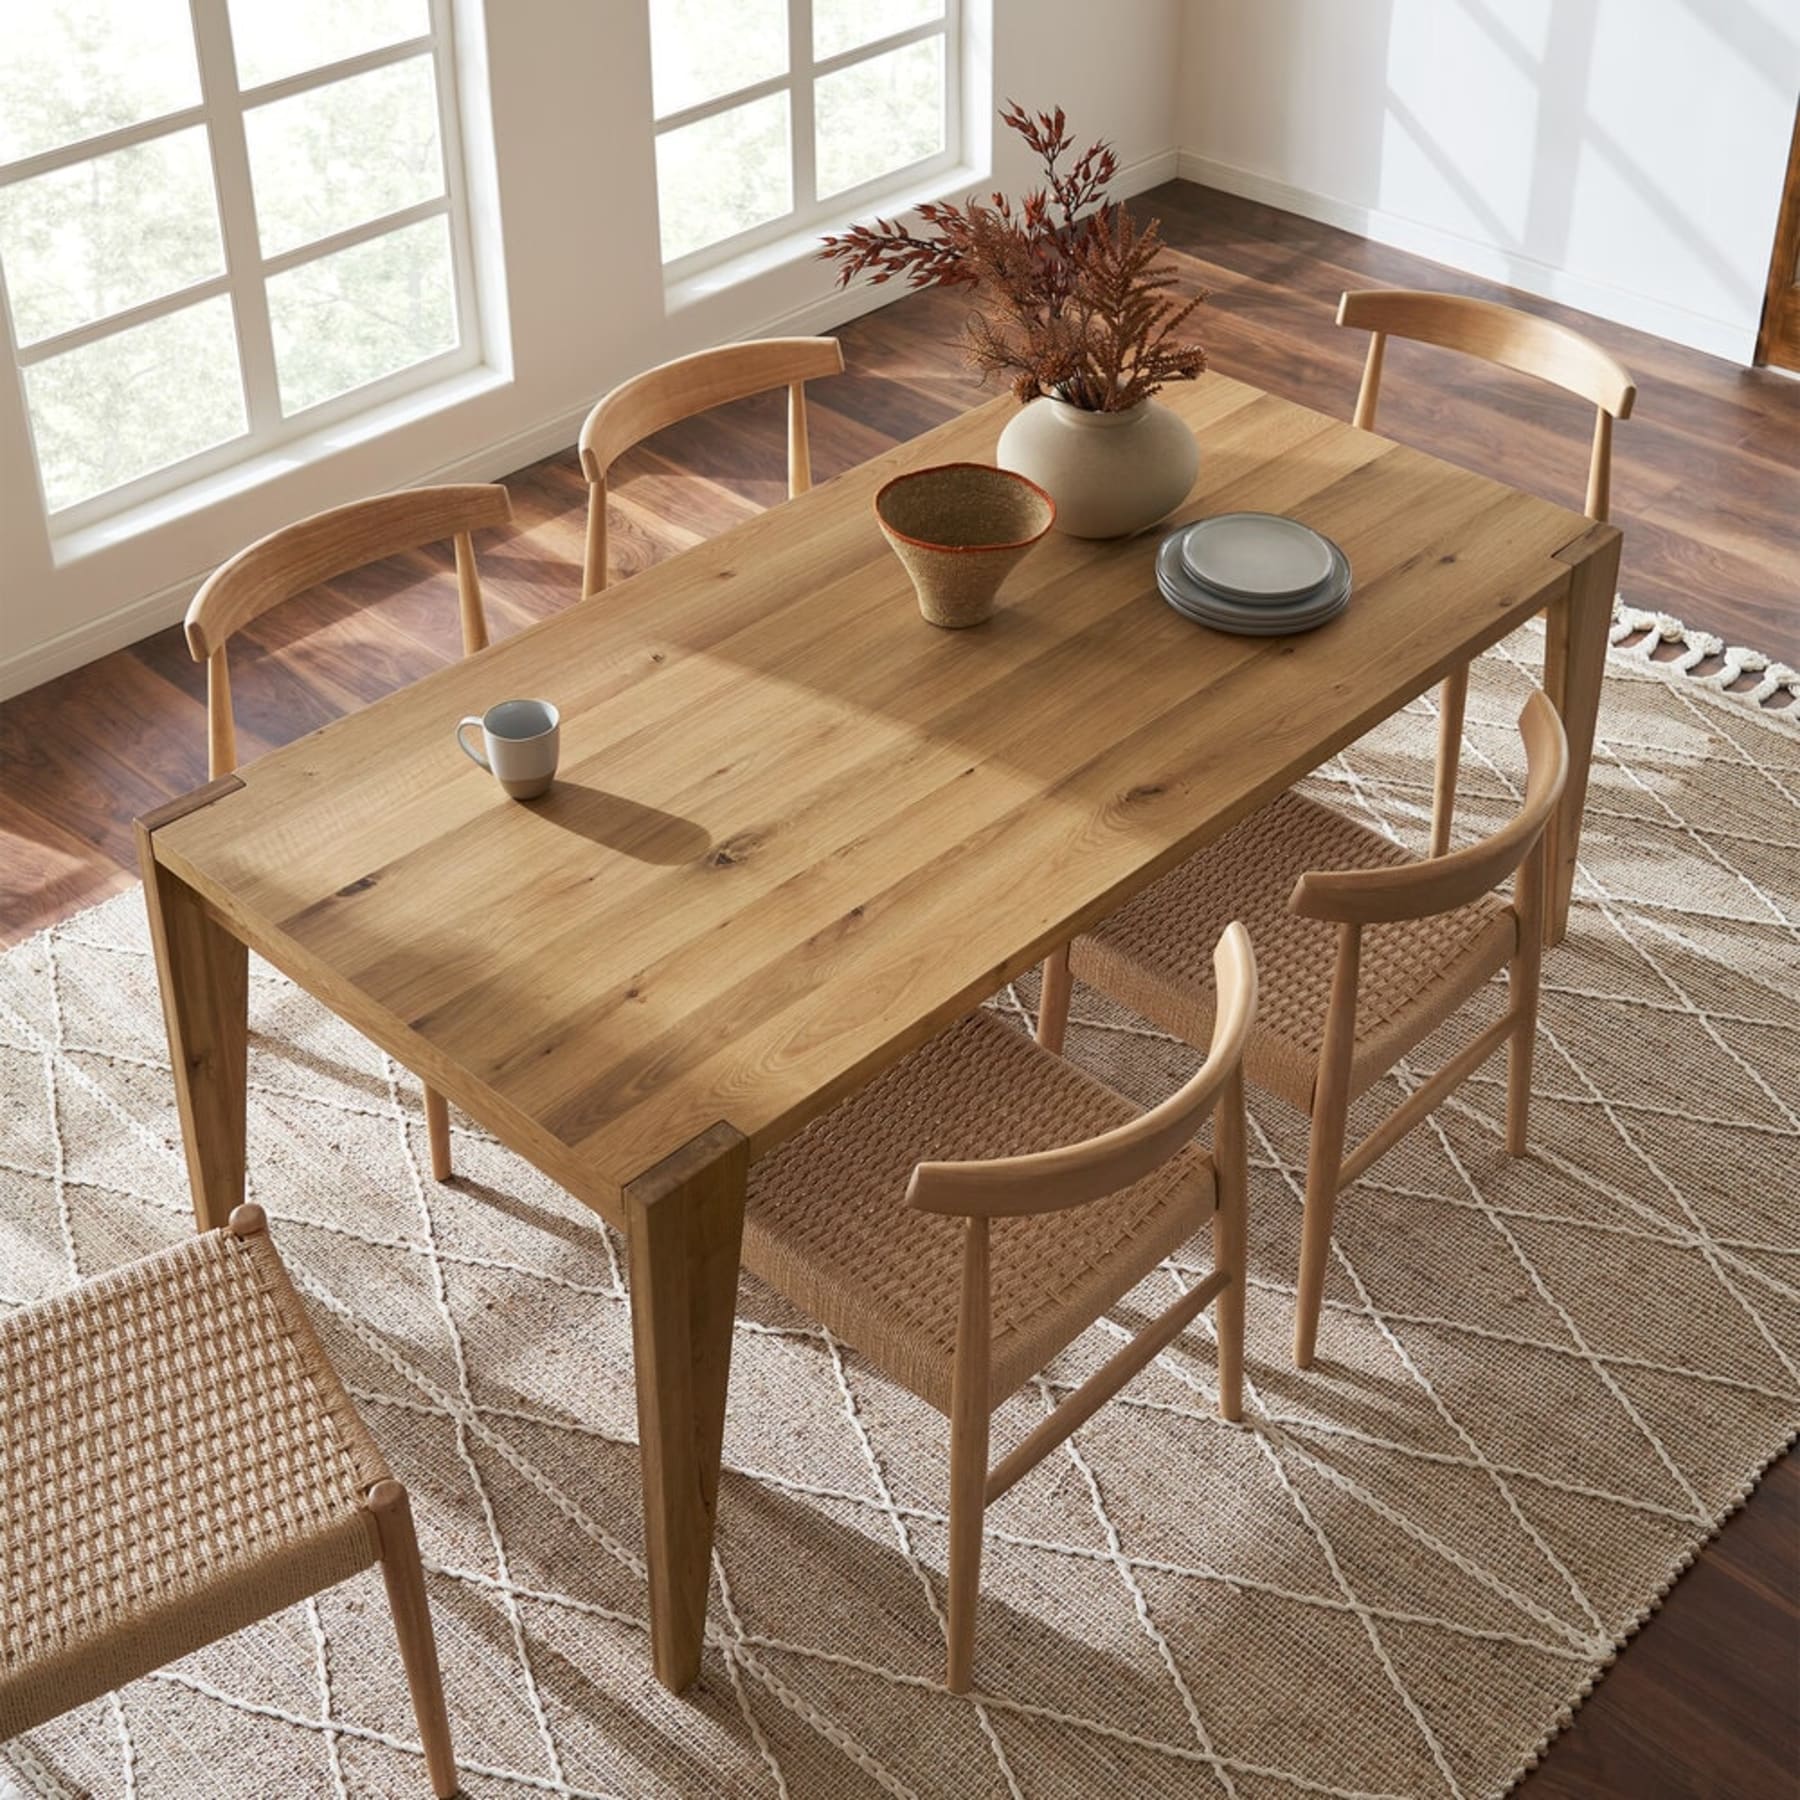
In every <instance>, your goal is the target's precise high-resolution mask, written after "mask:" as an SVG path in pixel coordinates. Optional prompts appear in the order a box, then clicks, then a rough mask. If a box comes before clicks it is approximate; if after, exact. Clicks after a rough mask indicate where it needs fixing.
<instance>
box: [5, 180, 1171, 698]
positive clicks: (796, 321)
mask: <svg viewBox="0 0 1800 1800" xmlns="http://www.w3.org/2000/svg"><path fill="white" fill-rule="evenodd" d="M1175 173H1176V152H1175V151H1174V150H1165V151H1161V152H1159V153H1158V154H1156V155H1154V156H1146V157H1142V158H1140V159H1139V160H1138V161H1136V162H1134V163H1130V164H1128V165H1127V166H1126V167H1124V168H1122V169H1120V171H1119V173H1118V175H1117V176H1116V177H1115V179H1114V182H1113V188H1114V191H1115V192H1116V193H1118V194H1119V195H1120V196H1121V197H1124V198H1129V197H1130V196H1131V195H1133V194H1140V193H1142V192H1143V191H1144V190H1145V189H1146V188H1153V187H1156V186H1157V185H1158V184H1159V183H1161V182H1164V181H1170V180H1173V179H1174V176H1175ZM906 292H907V290H906V289H905V288H904V287H894V286H887V287H879V288H877V287H871V286H870V285H869V284H868V283H867V282H864V283H861V284H859V285H858V286H855V287H851V288H833V289H832V290H831V291H830V292H829V293H826V294H824V295H821V296H820V297H819V298H818V299H817V300H812V301H808V302H807V304H806V305H804V306H799V307H795V308H793V309H792V310H791V311H788V312H785V313H781V314H778V315H777V316H776V317H774V318H770V319H765V320H764V321H763V322H762V323H761V324H760V325H757V326H755V327H753V328H752V329H750V330H748V331H745V332H742V333H741V334H740V335H741V336H743V337H746V338H757V337H780V336H788V335H799V334H804V333H812V332H825V331H831V330H834V329H836V328H837V327H838V326H840V325H845V324H848V323H849V321H850V320H852V319H856V318H860V317H861V316H862V315H863V314H864V313H868V312H873V311H875V310H876V308H878V307H882V306H889V305H892V304H893V302H894V301H896V300H899V299H902V298H904V297H905V295H906ZM586 416H587V407H586V406H585V405H584V406H580V407H577V408H575V409H573V410H572V411H571V410H564V411H560V412H557V413H555V414H553V415H552V416H551V417H549V418H547V419H542V420H540V421H539V422H538V423H537V424H535V425H530V426H526V427H525V428H523V429H522V430H519V431H516V432H514V433H513V434H512V435H511V436H510V437H507V438H503V439H501V440H500V441H499V442H498V443H494V444H489V445H485V446H484V447H483V448H482V449H480V450H478V451H476V452H474V453H472V454H471V455H468V456H463V457H458V458H457V459H456V460H455V461H454V462H448V463H444V464H442V465H441V466H440V467H438V468H435V469H428V470H425V471H424V472H422V473H421V474H419V475H418V476H417V477H415V479H414V480H412V481H411V482H408V483H406V484H405V485H407V486H412V487H422V486H424V485H425V484H426V483H427V482H434V481H498V480H500V479H501V478H502V477H503V476H506V475H511V474H513V473H514V472H515V471H516V470H519V469H523V468H526V467H528V466H529V465H530V464H532V463H534V462H540V461H542V460H543V458H545V457H546V456H554V455H555V454H556V453H557V452H558V451H559V450H566V449H568V448H569V446H570V445H572V444H573V443H574V442H575V435H576V433H577V432H578V431H579V430H580V429H581V421H582V420H583V419H584V418H585V417H586ZM572 566H573V565H571V567H572ZM207 573H208V571H206V570H204V569H197V570H195V571H194V573H193V574H191V575H188V576H186V577H184V578H183V579H182V580H180V581H177V582H172V583H171V584H170V585H169V586H167V587H164V588H161V589H159V590H158V591H157V592H156V593H154V594H145V595H143V596H142V597H141V598H139V599H136V600H132V601H129V602H128V603H127V604H126V605H124V606H121V607H118V608H117V609H116V610H114V611H112V612H109V613H107V614H105V615H104V616H103V617H101V618H98V619H90V620H88V621H87V622H86V623H84V624H81V625H78V626H76V627H74V628H73V629H71V630H69V631H65V632H63V633H61V634H60V635H59V636H57V637H53V638H50V639H49V640H47V641H46V642H44V643H40V644H33V645H31V646H29V647H28V648H26V649H24V650H21V651H18V652H16V653H15V654H14V655H12V656H9V657H5V658H0V700H5V699H10V698H11V697H12V696H13V695H15V694H20V693H23V692H24V691H25V690H26V689H27V688H33V687H36V686H37V685H38V684H39V683H40V682H45V681H51V680H54V679H55V677H56V676H58V675H63V674H67V673H68V671H69V670H70V669H75V668H79V667H80V666H81V665H82V664H83V663H87V662H92V661H93V660H94V659H95V658H96V657H100V656H106V655H108V654H110V653H111V652H112V651H114V650H122V649H123V648H124V647H125V646H126V645H127V644H135V643H136V642H137V641H138V639H139V638H142V637H147V636H149V634H150V633H151V632H154V631H160V630H162V629H163V627H164V626H167V625H173V624H174V623H175V622H176V621H177V620H178V619H179V618H180V617H181V616H182V614H183V613H184V612H185V611H186V610H187V604H188V602H189V601H190V600H191V599H192V598H193V597H194V590H195V589H196V588H198V587H199V585H200V583H201V581H202V580H203V579H204V578H205V576H206V574H207ZM575 591H576V588H575V584H574V580H573V578H572V580H571V586H570V597H571V599H572V598H573V597H574V594H575Z"/></svg>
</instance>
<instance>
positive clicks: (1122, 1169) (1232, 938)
mask: <svg viewBox="0 0 1800 1800" xmlns="http://www.w3.org/2000/svg"><path fill="white" fill-rule="evenodd" d="M1213 974H1214V977H1215V979H1216V981H1217V984H1218V1005H1217V1008H1216V1010H1215V1011H1214V1014H1213V1031H1212V1042H1211V1044H1210V1045H1209V1046H1208V1048H1207V1052H1206V1061H1205V1062H1204V1063H1202V1064H1201V1065H1200V1068H1199V1070H1198V1072H1197V1073H1196V1074H1195V1075H1194V1076H1193V1077H1192V1079H1191V1080H1189V1081H1188V1082H1187V1083H1186V1084H1185V1085H1183V1086H1182V1087H1180V1088H1178V1089H1177V1090H1176V1091H1175V1092H1174V1093H1173V1094H1171V1095H1170V1096H1169V1098H1168V1099H1167V1100H1165V1101H1163V1102H1162V1104H1161V1105H1160V1106H1155V1107H1152V1108H1151V1109H1150V1111H1149V1112H1147V1113H1143V1114H1141V1115H1140V1116H1139V1117H1137V1118H1135V1119H1133V1120H1132V1121H1131V1122H1130V1123H1129V1124H1126V1125H1120V1126H1116V1127H1115V1128H1114V1129H1113V1130H1111V1131H1107V1132H1102V1133H1101V1135H1100V1136H1099V1137H1093V1138H1088V1139H1087V1140H1086V1141H1085V1142H1083V1143H1079V1144H1069V1145H1065V1146H1063V1147H1061V1148H1058V1149H1055V1150H1040V1151H1036V1152H1034V1153H1033V1154H1031V1155H1029V1156H1006V1157H995V1158H992V1159H990V1160H988V1161H984V1162H943V1163H933V1162H922V1163H920V1164H918V1166H917V1167H916V1168H914V1170H913V1172H912V1180H911V1182H910V1183H908V1185H907V1190H906V1198H907V1201H908V1203H909V1204H910V1205H912V1206H915V1207H917V1208H919V1209H920V1211H922V1212H936V1213H953V1214H956V1215H958V1216H960V1217H965V1218H971V1219H975V1218H985V1219H995V1218H1014V1217H1018V1216H1020V1215H1022V1214H1026V1213H1047V1212H1059V1211H1061V1210H1062V1209H1063V1208H1065V1207H1070V1206H1081V1205H1084V1204H1086V1203H1087V1202H1088V1201H1090V1200H1101V1199H1104V1198H1105V1197H1106V1196H1107V1195H1108V1194H1116V1193H1117V1192H1119V1190H1120V1189H1121V1188H1127V1187H1129V1186H1130V1185H1131V1184H1132V1183H1133V1182H1134V1181H1140V1180H1142V1179H1143V1177H1144V1176H1146V1175H1148V1174H1149V1173H1150V1171H1151V1170H1152V1169H1155V1168H1157V1167H1159V1166H1160V1165H1161V1164H1163V1163H1165V1162H1167V1161H1168V1160H1169V1158H1170V1157H1171V1156H1173V1155H1175V1154H1176V1152H1177V1151H1179V1150H1180V1149H1181V1147H1182V1146H1183V1145H1184V1144H1186V1143H1187V1142H1188V1141H1189V1139H1191V1138H1192V1137H1193V1135H1194V1133H1195V1132H1196V1131H1197V1130H1198V1129H1199V1126H1200V1122H1201V1120H1202V1119H1203V1118H1204V1116H1205V1114H1206V1113H1207V1111H1208V1110H1209V1109H1210V1108H1211V1107H1212V1106H1213V1105H1214V1103H1215V1102H1216V1101H1217V1100H1218V1099H1219V1098H1220V1096H1221V1094H1222V1093H1223V1092H1224V1090H1225V1087H1226V1084H1227V1083H1228V1082H1229V1081H1230V1080H1231V1079H1232V1078H1233V1077H1234V1076H1235V1075H1236V1074H1237V1072H1238V1068H1239V1065H1240V1064H1241V1062H1242V1061H1243V1055H1244V1043H1245V1040H1246V1039H1247V1038H1248V1037H1249V1035H1250V1026H1251V1023H1252V1022H1253V1020H1254V1019H1255V1017H1256V957H1255V954H1254V952H1253V951H1252V950H1251V947H1250V934H1249V933H1248V932H1247V931H1245V929H1244V928H1243V926H1242V925H1239V924H1235V923H1234V924H1231V925H1228V926H1226V928H1225V931H1224V933H1223V935H1222V936H1221V937H1220V939H1219V941H1218V943H1217V944H1216V945H1215V946H1214V948H1213Z"/></svg>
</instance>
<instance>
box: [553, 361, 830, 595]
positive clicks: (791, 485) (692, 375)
mask: <svg viewBox="0 0 1800 1800" xmlns="http://www.w3.org/2000/svg"><path fill="white" fill-rule="evenodd" d="M843 372H844V347H843V345H841V344H840V343H839V342H838V341H837V339H836V338H832V337H810V338H757V339H754V340H752V341H751V342H749V343H745V344H724V345H721V346H720V347H719V348H718V349H716V350H696V351H695V352H694V353H693V355H692V356H681V357H677V358H676V359H675V361H673V362H666V363H663V364H662V365H661V366H660V367H658V368H654V369H646V370H645V371H644V373H643V374H641V375H634V376H632V378H631V379H630V380H629V381H622V382H620V384H619V385H618V386H617V387H616V388H614V389H613V391H612V392H611V393H610V394H608V395H606V396H605V397H604V398H603V399H601V400H600V401H598V402H597V403H596V404H595V406H594V410H593V411H592V412H590V413H589V414H588V416H587V418H586V419H585V420H584V421H583V423H582V427H581V437H580V439H579V448H580V452H581V472H582V473H583V474H584V475H585V476H586V477H587V483H588V515H587V550H586V554H585V556H584V557H583V560H582V572H581V592H582V597H583V598H584V599H585V598H587V597H588V596H589V595H591V594H597V593H599V592H600V590H601V589H602V588H604V587H605V586H606V575H607V570H606V477H607V472H608V471H609V470H610V469H611V468H612V466H613V464H614V463H615V462H617V461H618V459H619V458H620V457H621V456H623V455H624V454H625V452H626V451H627V450H629V449H630V448H631V447H632V446H633V445H634V444H639V443H642V442H643V440H644V439H645V438H647V437H649V436H650V435H651V433H652V432H657V431H661V430H662V429H663V427H664V426H666V425H674V424H676V423H678V422H679V421H680V420H682V419H691V418H693V416H694V415H695V414H696V413H703V412H710V411H711V410H712V409H713V408H714V407H715V406H724V405H727V404H728V403H729V402H731V401H733V400H747V399H749V398H750V396H751V395H752V394H765V393H767V392H768V391H769V390H770V389H771V388H778V387H785V388H786V389H787V391H788V497H789V498H790V499H792V498H793V496H794V495H796V494H804V493H805V492H806V491H807V489H808V488H810V487H811V486H812V451H811V448H810V445H809V442H808V439H807V430H806V384H807V382H809V381H811V380H813V379H814V378H815V377H818V376H821V375H841V374H842V373H843Z"/></svg>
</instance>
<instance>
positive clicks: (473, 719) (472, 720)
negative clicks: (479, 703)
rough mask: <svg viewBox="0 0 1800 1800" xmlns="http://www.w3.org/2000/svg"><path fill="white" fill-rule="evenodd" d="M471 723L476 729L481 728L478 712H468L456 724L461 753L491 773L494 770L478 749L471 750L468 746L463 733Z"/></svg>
mask: <svg viewBox="0 0 1800 1800" xmlns="http://www.w3.org/2000/svg"><path fill="white" fill-rule="evenodd" d="M471 725H473V726H474V727H475V729H476V730H477V731H480V730H481V728H482V726H481V715H480V714H479V713H470V714H469V716H468V717H467V718H466V719H464V720H463V722H462V723H461V724H460V725H459V726H457V728H456V741H457V742H458V743H459V744H460V745H461V746H462V753H463V755H464V756H466V757H467V758H468V759H469V761H470V762H474V763H479V764H480V765H481V766H482V767H483V768H484V769H486V770H487V772H488V773H489V774H490V775H491V774H493V772H494V769H493V765H492V764H491V763H490V762H489V761H488V759H487V758H486V757H485V756H483V755H482V754H481V752H480V751H479V750H471V749H470V748H469V740H468V738H467V737H465V736H464V735H463V734H464V733H465V732H466V731H467V730H468V729H469V727H470V726H471ZM478 741H479V740H478Z"/></svg>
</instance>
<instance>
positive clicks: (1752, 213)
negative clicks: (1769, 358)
mask: <svg viewBox="0 0 1800 1800" xmlns="http://www.w3.org/2000/svg"><path fill="white" fill-rule="evenodd" d="M1797 91H1800V0H1187V12H1186V16H1185V20H1184V39H1183V58H1182V71H1181V94H1180V99H1179V103H1178V123H1179V127H1180V132H1181V151H1182V155H1181V165H1180V166H1181V172H1182V174H1183V175H1185V176H1188V177H1190V178H1191V179H1193V180H1196V181H1203V182H1207V183H1210V184H1212V185H1215V186H1218V187H1223V188H1226V189H1229V190H1231V191H1233V192H1237V193H1240V194H1245V195H1247V196H1249V197H1250V198H1253V199H1260V200H1267V201H1269V202H1270V203H1271V204H1274V205H1277V206H1283V207H1287V208H1290V209H1291V210H1294V211H1298V212H1303V213H1307V214H1309V215H1310V216H1312V217H1315V218H1319V219H1323V220H1325V221H1327V222H1329V223H1333V224H1341V225H1344V226H1346V227H1348V228H1349V229H1351V230H1353V231H1358V232H1361V233H1363V234H1364V235H1366V236H1369V237H1372V238H1376V239H1378V240H1380V241H1382V242H1385V243H1391V244H1396V245H1399V246H1401V247H1403V248H1405V249H1409V250H1415V251H1418V252H1420V253H1421V254H1423V255H1426V256H1431V257H1434V258H1436V259H1437V260H1439V261H1441V262H1447V263H1449V264H1451V265H1452V266H1454V267H1457V268H1461V269H1464V270H1467V271H1468V272H1470V273H1472V274H1477V275H1483V276H1489V277H1492V278H1495V279H1498V280H1502V281H1506V282H1510V283H1511V284H1513V285H1514V286H1516V287H1520V288H1523V289H1525V290H1526V291H1527V292H1531V293H1536V294H1540V295H1543V296H1545V297H1547V298H1550V299H1555V300H1561V301H1565V302H1567V303H1568V304H1570V305H1573V306H1578V307H1582V308H1584V309H1585V310H1587V311H1590V312H1594V313H1598V314H1600V315H1601V316H1602V317H1605V318H1610V319H1614V320H1617V321H1619V322H1620V323H1623V324H1627V325H1634V326H1637V327H1639V328H1641V329H1643V330H1646V331H1652V332H1655V333H1657V334H1658V335H1659V336H1663V337H1668V338H1673V339H1675V340H1676V341H1678V342H1681V343H1686V344H1690V345H1693V346H1694V347H1696V348H1698V349H1702V350H1708V351H1711V352H1713V353H1714V354H1716V355H1719V356H1724V357H1728V358H1730V359H1732V360H1734V361H1737V362H1744V363H1747V362H1748V361H1749V360H1750V355H1751V350H1752V346H1753V344H1754V342H1755V337H1756V327H1757V320H1758V316H1759V314H1760V311H1761V307H1762V295H1763V283H1764V279H1765V277H1766V275H1767V273H1768V266H1769V252H1770V248H1771V245H1772V244H1773V241H1774V235H1775V214H1776V208H1777V205H1778V202H1779V198H1780V190H1781V180H1782V172H1783V169H1784V168H1785V165H1786V161H1787V148H1788V139H1789V135H1790V133H1791V132H1792V130H1793V125H1794V103H1795V97H1796V92H1797Z"/></svg>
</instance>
